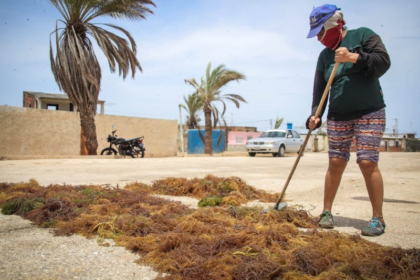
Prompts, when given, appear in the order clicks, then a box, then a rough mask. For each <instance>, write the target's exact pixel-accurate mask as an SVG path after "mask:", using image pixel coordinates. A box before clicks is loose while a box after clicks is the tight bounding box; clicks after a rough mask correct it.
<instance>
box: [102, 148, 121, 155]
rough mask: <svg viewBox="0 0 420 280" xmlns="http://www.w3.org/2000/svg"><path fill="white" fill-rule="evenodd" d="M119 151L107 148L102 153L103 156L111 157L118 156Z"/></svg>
mask: <svg viewBox="0 0 420 280" xmlns="http://www.w3.org/2000/svg"><path fill="white" fill-rule="evenodd" d="M116 154H117V151H116V150H114V149H112V148H105V149H103V150H102V152H101V156H104V155H105V156H109V155H116Z"/></svg>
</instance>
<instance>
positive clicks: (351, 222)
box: [0, 153, 420, 248]
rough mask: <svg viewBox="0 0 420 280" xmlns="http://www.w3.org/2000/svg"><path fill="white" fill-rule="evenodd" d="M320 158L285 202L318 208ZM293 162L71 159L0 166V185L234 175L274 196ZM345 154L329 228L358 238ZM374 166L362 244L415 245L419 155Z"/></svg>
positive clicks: (357, 198) (384, 158) (352, 168)
mask: <svg viewBox="0 0 420 280" xmlns="http://www.w3.org/2000/svg"><path fill="white" fill-rule="evenodd" d="M327 157H328V156H327V154H326V153H306V154H305V155H304V157H302V158H301V159H300V162H299V165H298V167H297V169H296V171H295V173H294V175H293V178H292V180H291V182H290V184H289V186H288V189H287V192H286V199H287V200H288V201H289V202H288V203H289V205H291V204H300V205H303V206H304V207H305V208H306V209H307V210H310V212H311V214H313V215H318V214H319V213H320V211H321V210H322V199H323V198H322V194H323V181H324V175H325V171H326V168H327V160H328V159H327ZM295 160H296V155H286V157H284V158H274V157H271V156H257V157H255V158H251V157H247V156H232V157H225V156H213V157H206V156H202V157H192V156H187V157H171V158H143V159H114V158H107V159H103V158H97V157H92V158H90V157H89V158H83V159H80V158H77V159H35V160H6V161H0V181H2V182H27V181H28V180H29V179H31V178H34V179H36V180H37V181H38V182H39V183H40V184H41V185H44V186H47V185H49V184H53V183H56V184H70V185H76V184H100V185H102V184H103V185H105V184H110V185H113V186H116V185H118V186H120V187H123V186H125V185H126V184H127V183H129V182H135V181H138V182H143V183H151V182H152V181H154V180H157V179H163V178H168V177H185V178H194V177H197V178H200V177H204V176H205V175H206V174H214V175H216V176H220V177H230V176H236V177H240V178H242V179H244V180H246V181H247V182H248V183H249V184H250V185H253V186H254V187H256V188H259V189H263V190H266V191H270V192H280V191H281V189H282V188H283V186H284V183H285V181H286V179H287V177H288V175H289V173H290V170H291V168H292V166H293V164H294V162H295ZM355 160H356V157H355V155H354V154H352V156H351V159H350V162H349V164H348V166H347V169H346V171H345V173H344V176H343V179H342V183H341V186H340V189H339V191H338V194H337V197H336V200H335V204H334V208H333V214H334V215H335V223H336V228H335V229H336V230H339V231H342V232H350V233H353V232H354V233H359V232H360V229H361V228H362V227H364V226H365V225H366V221H367V220H369V218H370V216H371V207H370V202H369V199H368V196H367V192H366V189H365V185H364V181H363V177H362V175H361V173H360V171H359V168H358V165H357V164H356V163H355ZM380 168H381V171H382V174H383V178H384V183H385V202H384V216H385V220H386V223H387V228H386V234H384V235H383V236H380V237H375V238H370V240H374V241H376V242H378V243H381V244H383V245H390V246H401V247H403V248H412V247H417V248H418V247H419V245H420V241H419V240H420V238H419V237H420V233H419V232H420V153H382V154H381V156H380Z"/></svg>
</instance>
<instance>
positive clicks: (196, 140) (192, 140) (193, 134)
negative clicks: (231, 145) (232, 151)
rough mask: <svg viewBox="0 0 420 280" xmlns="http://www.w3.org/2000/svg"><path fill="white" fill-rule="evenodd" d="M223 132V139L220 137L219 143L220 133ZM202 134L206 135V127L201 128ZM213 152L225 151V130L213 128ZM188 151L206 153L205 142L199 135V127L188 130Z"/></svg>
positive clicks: (190, 152)
mask: <svg viewBox="0 0 420 280" xmlns="http://www.w3.org/2000/svg"><path fill="white" fill-rule="evenodd" d="M220 133H222V139H220V143H219V145H217V140H218V139H219V135H220ZM201 134H202V135H203V137H204V129H202V130H201ZM212 138H213V153H223V152H224V151H225V146H226V138H225V131H224V130H213V137H212ZM188 153H189V154H204V143H203V141H201V139H200V136H199V135H198V129H190V130H188Z"/></svg>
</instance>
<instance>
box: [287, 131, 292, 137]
mask: <svg viewBox="0 0 420 280" xmlns="http://www.w3.org/2000/svg"><path fill="white" fill-rule="evenodd" d="M289 136H292V137H293V135H292V132H291V131H290V130H288V131H287V138H289Z"/></svg>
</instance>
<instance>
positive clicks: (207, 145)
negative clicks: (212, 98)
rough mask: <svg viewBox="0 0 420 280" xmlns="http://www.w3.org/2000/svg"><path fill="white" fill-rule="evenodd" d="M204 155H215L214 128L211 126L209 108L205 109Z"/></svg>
mask: <svg viewBox="0 0 420 280" xmlns="http://www.w3.org/2000/svg"><path fill="white" fill-rule="evenodd" d="M204 123H205V131H204V153H205V154H207V155H212V154H213V127H212V125H211V110H210V108H208V107H205V108H204Z"/></svg>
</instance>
